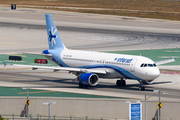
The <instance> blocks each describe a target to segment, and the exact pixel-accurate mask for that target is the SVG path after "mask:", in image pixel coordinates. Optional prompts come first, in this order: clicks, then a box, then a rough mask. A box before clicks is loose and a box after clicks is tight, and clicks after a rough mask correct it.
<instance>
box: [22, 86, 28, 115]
mask: <svg viewBox="0 0 180 120" xmlns="http://www.w3.org/2000/svg"><path fill="white" fill-rule="evenodd" d="M22 89H24V90H26V93H27V99H26V101H27V100H28V88H26V87H24V88H22ZM26 117H27V118H28V105H27V103H26Z"/></svg>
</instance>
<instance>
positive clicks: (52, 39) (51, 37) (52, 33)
mask: <svg viewBox="0 0 180 120" xmlns="http://www.w3.org/2000/svg"><path fill="white" fill-rule="evenodd" d="M56 32H57V29H55V30H54V31H53V26H52V27H51V30H50V29H49V44H51V46H52V47H53V43H54V44H56V40H55V38H57V37H58V36H56V35H55V33H56Z"/></svg>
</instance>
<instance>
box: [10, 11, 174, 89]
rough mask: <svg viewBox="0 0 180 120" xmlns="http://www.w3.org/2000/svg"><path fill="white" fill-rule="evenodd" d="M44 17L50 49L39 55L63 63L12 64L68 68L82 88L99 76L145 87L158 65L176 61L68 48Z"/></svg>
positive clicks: (157, 74) (52, 23) (49, 18)
mask: <svg viewBox="0 0 180 120" xmlns="http://www.w3.org/2000/svg"><path fill="white" fill-rule="evenodd" d="M45 18H46V27H47V35H48V44H49V49H48V50H44V51H43V52H42V54H38V55H42V56H45V57H46V58H48V59H49V60H52V61H53V62H55V63H56V64H58V65H59V66H60V67H50V66H34V65H18V64H13V65H14V66H24V67H32V68H33V69H38V68H43V69H53V70H54V71H60V70H65V71H69V72H70V73H73V74H75V75H76V76H77V79H76V80H77V81H78V82H79V87H80V88H82V87H88V86H96V85H97V84H98V82H99V78H108V79H114V78H117V79H118V80H117V82H116V85H117V86H125V85H126V81H125V80H126V79H131V80H137V81H138V82H139V83H140V87H139V88H140V90H145V87H144V86H143V83H153V82H154V80H155V79H156V78H157V77H158V76H159V75H160V72H159V69H158V67H157V65H160V64H164V63H168V62H173V61H175V60H174V58H171V59H167V60H164V61H158V62H154V61H152V60H151V59H149V58H147V57H143V56H134V55H124V54H110V53H102V52H92V51H80V50H69V49H67V48H66V47H65V46H64V44H63V42H62V41H61V38H60V36H59V34H58V31H57V28H56V26H55V24H54V22H53V20H52V17H51V15H50V14H46V15H45ZM26 54H27V53H26ZM29 54H31V53H29Z"/></svg>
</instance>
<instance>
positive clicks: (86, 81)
mask: <svg viewBox="0 0 180 120" xmlns="http://www.w3.org/2000/svg"><path fill="white" fill-rule="evenodd" d="M79 82H80V83H81V84H83V85H85V86H96V85H97V84H98V82H99V77H98V75H96V74H94V73H82V74H81V75H80V76H79Z"/></svg>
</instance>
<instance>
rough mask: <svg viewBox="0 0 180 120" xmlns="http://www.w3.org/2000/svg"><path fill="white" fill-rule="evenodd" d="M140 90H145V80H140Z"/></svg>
mask: <svg viewBox="0 0 180 120" xmlns="http://www.w3.org/2000/svg"><path fill="white" fill-rule="evenodd" d="M139 90H141V91H144V90H145V87H144V86H143V81H142V80H141V81H140V86H139Z"/></svg>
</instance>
